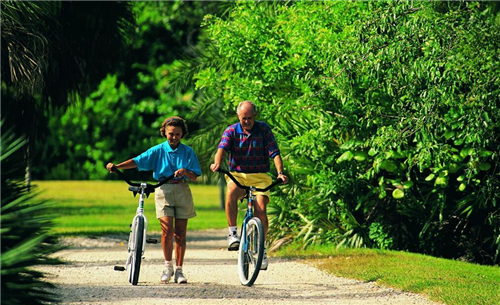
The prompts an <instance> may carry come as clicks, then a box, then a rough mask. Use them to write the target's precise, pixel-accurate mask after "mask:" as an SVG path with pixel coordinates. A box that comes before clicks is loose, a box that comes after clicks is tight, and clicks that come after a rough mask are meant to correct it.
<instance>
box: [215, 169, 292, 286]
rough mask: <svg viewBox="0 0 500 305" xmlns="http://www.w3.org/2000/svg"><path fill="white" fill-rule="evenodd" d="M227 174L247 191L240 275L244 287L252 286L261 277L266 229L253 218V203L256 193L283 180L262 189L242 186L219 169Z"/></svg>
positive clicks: (242, 231) (239, 266)
mask: <svg viewBox="0 0 500 305" xmlns="http://www.w3.org/2000/svg"><path fill="white" fill-rule="evenodd" d="M218 172H220V173H223V174H226V175H227V176H228V177H229V178H230V179H231V180H233V182H234V183H235V184H236V185H237V186H238V187H239V188H241V189H243V190H245V197H244V199H246V200H247V210H246V213H245V218H244V219H243V224H242V225H241V235H240V236H241V241H240V249H239V253H238V274H239V277H240V282H241V284H242V285H244V286H252V285H253V283H254V282H255V280H256V279H257V276H258V275H259V271H260V267H261V264H262V258H263V257H264V228H263V227H262V222H261V221H260V219H259V218H257V217H255V216H253V202H254V201H255V200H256V199H255V195H254V194H253V193H254V192H256V191H258V192H267V191H268V190H270V189H272V188H273V187H275V186H276V185H278V184H280V183H282V182H283V181H282V180H281V179H278V180H276V181H274V182H273V183H272V184H271V185H269V186H268V187H266V188H264V189H261V188H256V187H254V186H246V185H241V184H240V183H239V181H238V180H236V178H234V176H233V175H231V173H229V172H228V171H226V170H223V169H219V170H218Z"/></svg>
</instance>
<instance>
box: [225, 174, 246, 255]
mask: <svg viewBox="0 0 500 305" xmlns="http://www.w3.org/2000/svg"><path fill="white" fill-rule="evenodd" d="M244 195H245V191H244V190H242V189H240V188H239V187H237V186H236V184H234V183H233V182H229V183H228V184H227V194H226V218H227V224H228V226H229V231H230V232H229V236H228V250H230V251H235V250H238V247H239V239H238V237H237V230H236V226H237V223H236V221H237V217H238V200H239V199H241V198H243V196H244Z"/></svg>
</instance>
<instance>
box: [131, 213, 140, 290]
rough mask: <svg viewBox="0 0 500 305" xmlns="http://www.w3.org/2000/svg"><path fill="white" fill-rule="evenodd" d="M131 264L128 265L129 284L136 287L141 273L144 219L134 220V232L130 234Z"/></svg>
mask: <svg viewBox="0 0 500 305" xmlns="http://www.w3.org/2000/svg"><path fill="white" fill-rule="evenodd" d="M132 238H133V245H132V251H133V253H132V262H131V264H130V271H129V282H130V283H131V284H132V285H137V282H139V272H140V271H141V259H142V244H143V241H144V217H142V216H139V217H137V218H136V223H135V231H134V232H133V234H132Z"/></svg>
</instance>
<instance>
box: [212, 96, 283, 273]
mask: <svg viewBox="0 0 500 305" xmlns="http://www.w3.org/2000/svg"><path fill="white" fill-rule="evenodd" d="M236 114H237V116H238V123H235V124H233V125H230V126H228V127H227V128H226V130H224V133H223V134H222V138H221V141H220V143H219V146H218V149H217V153H216V154H215V158H214V163H213V164H212V165H210V169H211V170H212V171H213V172H216V171H217V170H218V169H219V168H220V165H221V163H222V161H223V160H224V158H225V156H226V153H228V154H229V171H230V172H231V174H232V175H233V176H234V177H235V178H236V179H238V181H239V182H240V183H241V184H243V185H252V186H255V187H258V188H265V187H267V186H268V185H270V184H271V177H270V176H269V175H267V173H268V172H269V171H270V159H272V160H273V161H274V165H275V167H276V171H277V172H278V179H282V180H283V183H285V184H286V183H288V177H287V176H286V175H285V174H284V173H283V160H282V159H281V155H280V150H279V147H278V144H277V143H276V139H275V138H274V134H273V132H272V130H271V127H269V125H268V124H267V123H265V122H261V121H256V120H255V118H256V116H257V111H256V107H255V104H253V103H252V102H250V101H243V102H241V103H240V104H239V105H238V108H237V110H236ZM226 182H227V195H226V217H227V222H228V225H229V236H228V250H229V251H236V250H238V247H239V243H240V239H239V237H238V233H237V223H236V219H237V215H238V205H237V202H238V200H241V199H242V198H243V196H244V195H245V191H244V190H243V189H241V188H239V187H237V186H236V184H235V183H234V182H233V181H232V180H231V179H229V178H228V177H226ZM254 194H255V195H256V199H257V200H256V201H257V202H256V205H255V206H254V209H255V216H257V217H258V218H259V219H260V221H261V222H262V226H263V227H264V237H266V235H267V231H268V220H267V213H266V206H267V204H268V203H269V191H268V192H265V193H263V192H254ZM267 266H268V260H267V250H266V249H264V259H263V261H262V267H261V269H262V270H266V269H267Z"/></svg>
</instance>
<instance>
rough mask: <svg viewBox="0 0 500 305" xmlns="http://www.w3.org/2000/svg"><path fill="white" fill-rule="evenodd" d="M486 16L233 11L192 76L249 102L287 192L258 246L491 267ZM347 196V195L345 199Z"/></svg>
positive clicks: (314, 7)
mask: <svg viewBox="0 0 500 305" xmlns="http://www.w3.org/2000/svg"><path fill="white" fill-rule="evenodd" d="M498 16H499V15H498V4H494V3H471V2H453V3H432V2H431V3H429V2H390V1H388V2H381V1H377V2H361V3H359V2H290V3H267V2H251V3H249V2H245V3H238V4H237V5H235V7H234V9H232V10H231V13H230V16H229V17H228V18H227V19H221V18H217V17H216V16H207V17H206V18H205V20H206V27H207V32H208V33H209V35H210V37H211V39H212V43H213V44H214V46H215V48H216V50H217V51H216V52H214V54H217V55H216V56H215V57H209V58H207V59H206V60H204V62H203V65H204V67H203V68H202V69H201V70H200V71H199V72H198V73H197V74H196V75H195V79H196V81H197V88H199V89H202V90H204V94H205V95H206V98H207V100H210V99H214V100H215V99H218V100H223V101H224V103H225V109H230V108H233V107H234V106H235V105H236V104H237V103H238V102H239V101H241V100H243V99H250V100H254V101H255V102H256V103H257V104H258V107H259V108H260V112H261V116H262V118H263V119H265V120H267V121H269V122H270V123H271V124H272V125H273V126H274V130H276V133H277V138H278V141H279V142H280V143H281V146H282V151H283V152H284V155H285V163H286V164H287V170H288V171H289V172H290V174H291V175H292V178H293V180H294V181H295V184H292V185H290V186H289V187H288V189H286V191H285V192H284V193H285V194H283V196H282V197H281V198H273V199H274V204H273V205H272V206H270V212H271V213H272V214H274V217H273V219H272V222H273V226H271V227H272V228H275V229H276V230H270V234H271V238H274V240H275V241H280V242H283V241H284V239H289V238H290V237H291V239H296V240H297V239H299V240H300V239H301V240H304V241H305V244H306V245H307V244H309V243H312V242H333V243H335V244H338V245H350V246H358V247H359V246H370V247H380V248H390V249H402V250H410V251H417V252H422V253H427V254H432V255H437V256H445V257H462V258H466V259H470V260H474V261H476V262H482V263H498V261H499V259H500V255H499V254H500V237H499V236H500V231H499V230H498V228H499V223H500V218H499V216H498V215H499V206H498V199H499V198H498V196H499V194H500V193H499V192H498V189H499V188H500V181H499V171H498V170H499V169H498V168H497V166H496V165H495V164H499V162H498V161H499V153H498V152H499V151H500V147H499V146H498V145H499V144H498V143H499V141H498V135H499V134H500V133H499V125H498V123H497V122H498V121H499V119H500V117H499V116H500V113H499V111H498V105H499V97H498V96H499V95H498V90H499V87H500V86H499V85H500V80H499V78H498V77H497V75H500V73H499V72H500V71H499V69H500V67H499V63H498V61H497V60H496V58H498V55H499V54H498V50H499V49H500V48H499V45H498V43H499V42H500V37H498V35H499V34H498V33H500V31H499V22H498V20H499V17H498ZM353 190H354V191H353Z"/></svg>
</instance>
